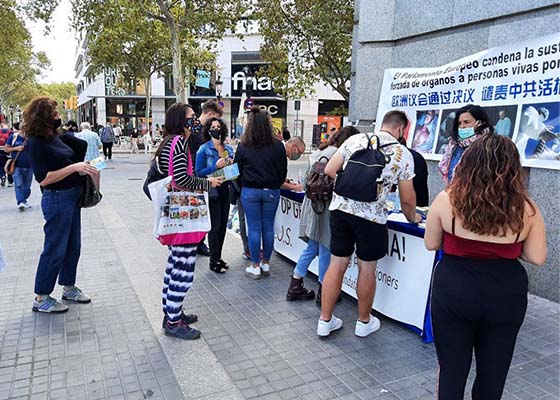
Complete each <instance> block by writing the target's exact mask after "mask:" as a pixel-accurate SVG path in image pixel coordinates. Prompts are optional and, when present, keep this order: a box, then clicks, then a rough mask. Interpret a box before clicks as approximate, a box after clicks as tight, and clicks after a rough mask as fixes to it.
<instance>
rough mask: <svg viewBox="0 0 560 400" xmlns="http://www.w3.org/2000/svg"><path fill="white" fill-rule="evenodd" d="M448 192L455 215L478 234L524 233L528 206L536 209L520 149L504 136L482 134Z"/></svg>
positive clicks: (463, 162) (465, 154) (471, 146)
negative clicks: (530, 197)
mask: <svg viewBox="0 0 560 400" xmlns="http://www.w3.org/2000/svg"><path fill="white" fill-rule="evenodd" d="M448 193H449V198H450V200H451V205H452V207H453V213H454V214H455V215H457V216H459V217H460V218H461V219H462V220H463V226H464V227H465V229H467V230H469V231H471V232H474V233H476V234H479V235H491V236H506V234H507V233H508V231H511V232H512V233H519V232H521V231H522V230H523V217H524V214H525V204H526V203H528V204H529V205H531V208H533V205H532V204H531V202H530V201H529V195H528V194H527V188H526V186H525V173H524V172H523V169H522V168H521V162H520V160H519V153H518V151H517V148H516V147H515V144H514V143H513V142H512V141H511V140H510V139H509V138H507V137H505V136H502V135H482V137H481V138H480V139H478V140H476V141H475V142H474V143H473V144H471V145H470V146H469V147H468V148H467V150H465V152H464V153H463V157H462V158H461V162H460V163H459V164H458V165H457V168H456V169H455V173H454V174H453V181H452V182H451V185H450V186H449V188H448ZM533 212H535V209H534V208H533Z"/></svg>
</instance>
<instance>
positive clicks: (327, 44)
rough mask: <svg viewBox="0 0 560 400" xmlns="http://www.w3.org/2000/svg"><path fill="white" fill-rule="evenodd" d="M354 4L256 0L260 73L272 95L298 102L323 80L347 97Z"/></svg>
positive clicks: (334, 0) (342, 0) (340, 0)
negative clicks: (271, 84) (261, 40)
mask: <svg viewBox="0 0 560 400" xmlns="http://www.w3.org/2000/svg"><path fill="white" fill-rule="evenodd" d="M353 15H354V0H322V1H316V0H260V1H259V2H258V3H256V6H255V9H254V16H255V17H256V18H257V19H258V21H259V23H260V33H261V34H262V35H263V36H264V43H263V44H262V46H261V54H262V56H263V58H264V59H265V61H267V62H268V63H269V65H268V67H267V68H266V70H265V71H263V73H264V74H266V75H267V76H268V77H270V78H271V79H272V80H273V82H274V84H275V88H276V90H277V91H278V92H280V93H281V94H283V95H284V96H286V97H289V98H303V97H307V96H309V95H310V93H312V91H313V89H314V87H315V84H316V83H317V82H319V81H324V82H325V83H327V85H329V86H330V87H332V88H333V89H334V90H335V91H336V92H338V93H340V94H341V95H342V97H344V99H345V100H348V98H349V86H350V78H351V67H350V60H351V57H352V30H353V27H354V20H353Z"/></svg>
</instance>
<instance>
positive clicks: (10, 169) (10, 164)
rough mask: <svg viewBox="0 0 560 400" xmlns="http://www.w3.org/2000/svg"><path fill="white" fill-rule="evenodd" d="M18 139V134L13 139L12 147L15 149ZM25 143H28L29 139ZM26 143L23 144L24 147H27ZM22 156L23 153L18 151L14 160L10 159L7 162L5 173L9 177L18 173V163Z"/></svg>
mask: <svg viewBox="0 0 560 400" xmlns="http://www.w3.org/2000/svg"><path fill="white" fill-rule="evenodd" d="M17 137H18V134H17V133H16V134H15V135H14V138H13V139H12V147H14V143H15V142H16V140H17ZM25 142H27V139H25ZM25 142H24V143H23V145H24V146H25ZM20 154H21V151H18V152H17V154H16V156H15V157H14V158H9V159H8V160H7V161H6V164H5V165H4V172H5V173H6V174H7V175H13V174H14V172H15V171H16V161H17V159H18V157H19V155H20Z"/></svg>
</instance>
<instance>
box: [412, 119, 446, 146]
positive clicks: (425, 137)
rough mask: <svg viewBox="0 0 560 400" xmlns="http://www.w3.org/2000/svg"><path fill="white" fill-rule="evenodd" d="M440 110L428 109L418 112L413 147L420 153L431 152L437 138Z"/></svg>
mask: <svg viewBox="0 0 560 400" xmlns="http://www.w3.org/2000/svg"><path fill="white" fill-rule="evenodd" d="M438 117H439V111H438V110H427V111H417V112H416V126H415V128H414V137H413V139H412V149H413V150H416V151H417V152H419V153H426V154H431V153H432V149H433V147H434V142H435V139H436V127H437V124H438Z"/></svg>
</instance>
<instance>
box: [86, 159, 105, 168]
mask: <svg viewBox="0 0 560 400" xmlns="http://www.w3.org/2000/svg"><path fill="white" fill-rule="evenodd" d="M89 164H90V165H92V166H94V167H95V168H97V170H98V171H101V170H102V169H105V168H106V167H107V164H105V159H104V158H103V157H97V158H94V159H93V160H91V161H90V162H89Z"/></svg>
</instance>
